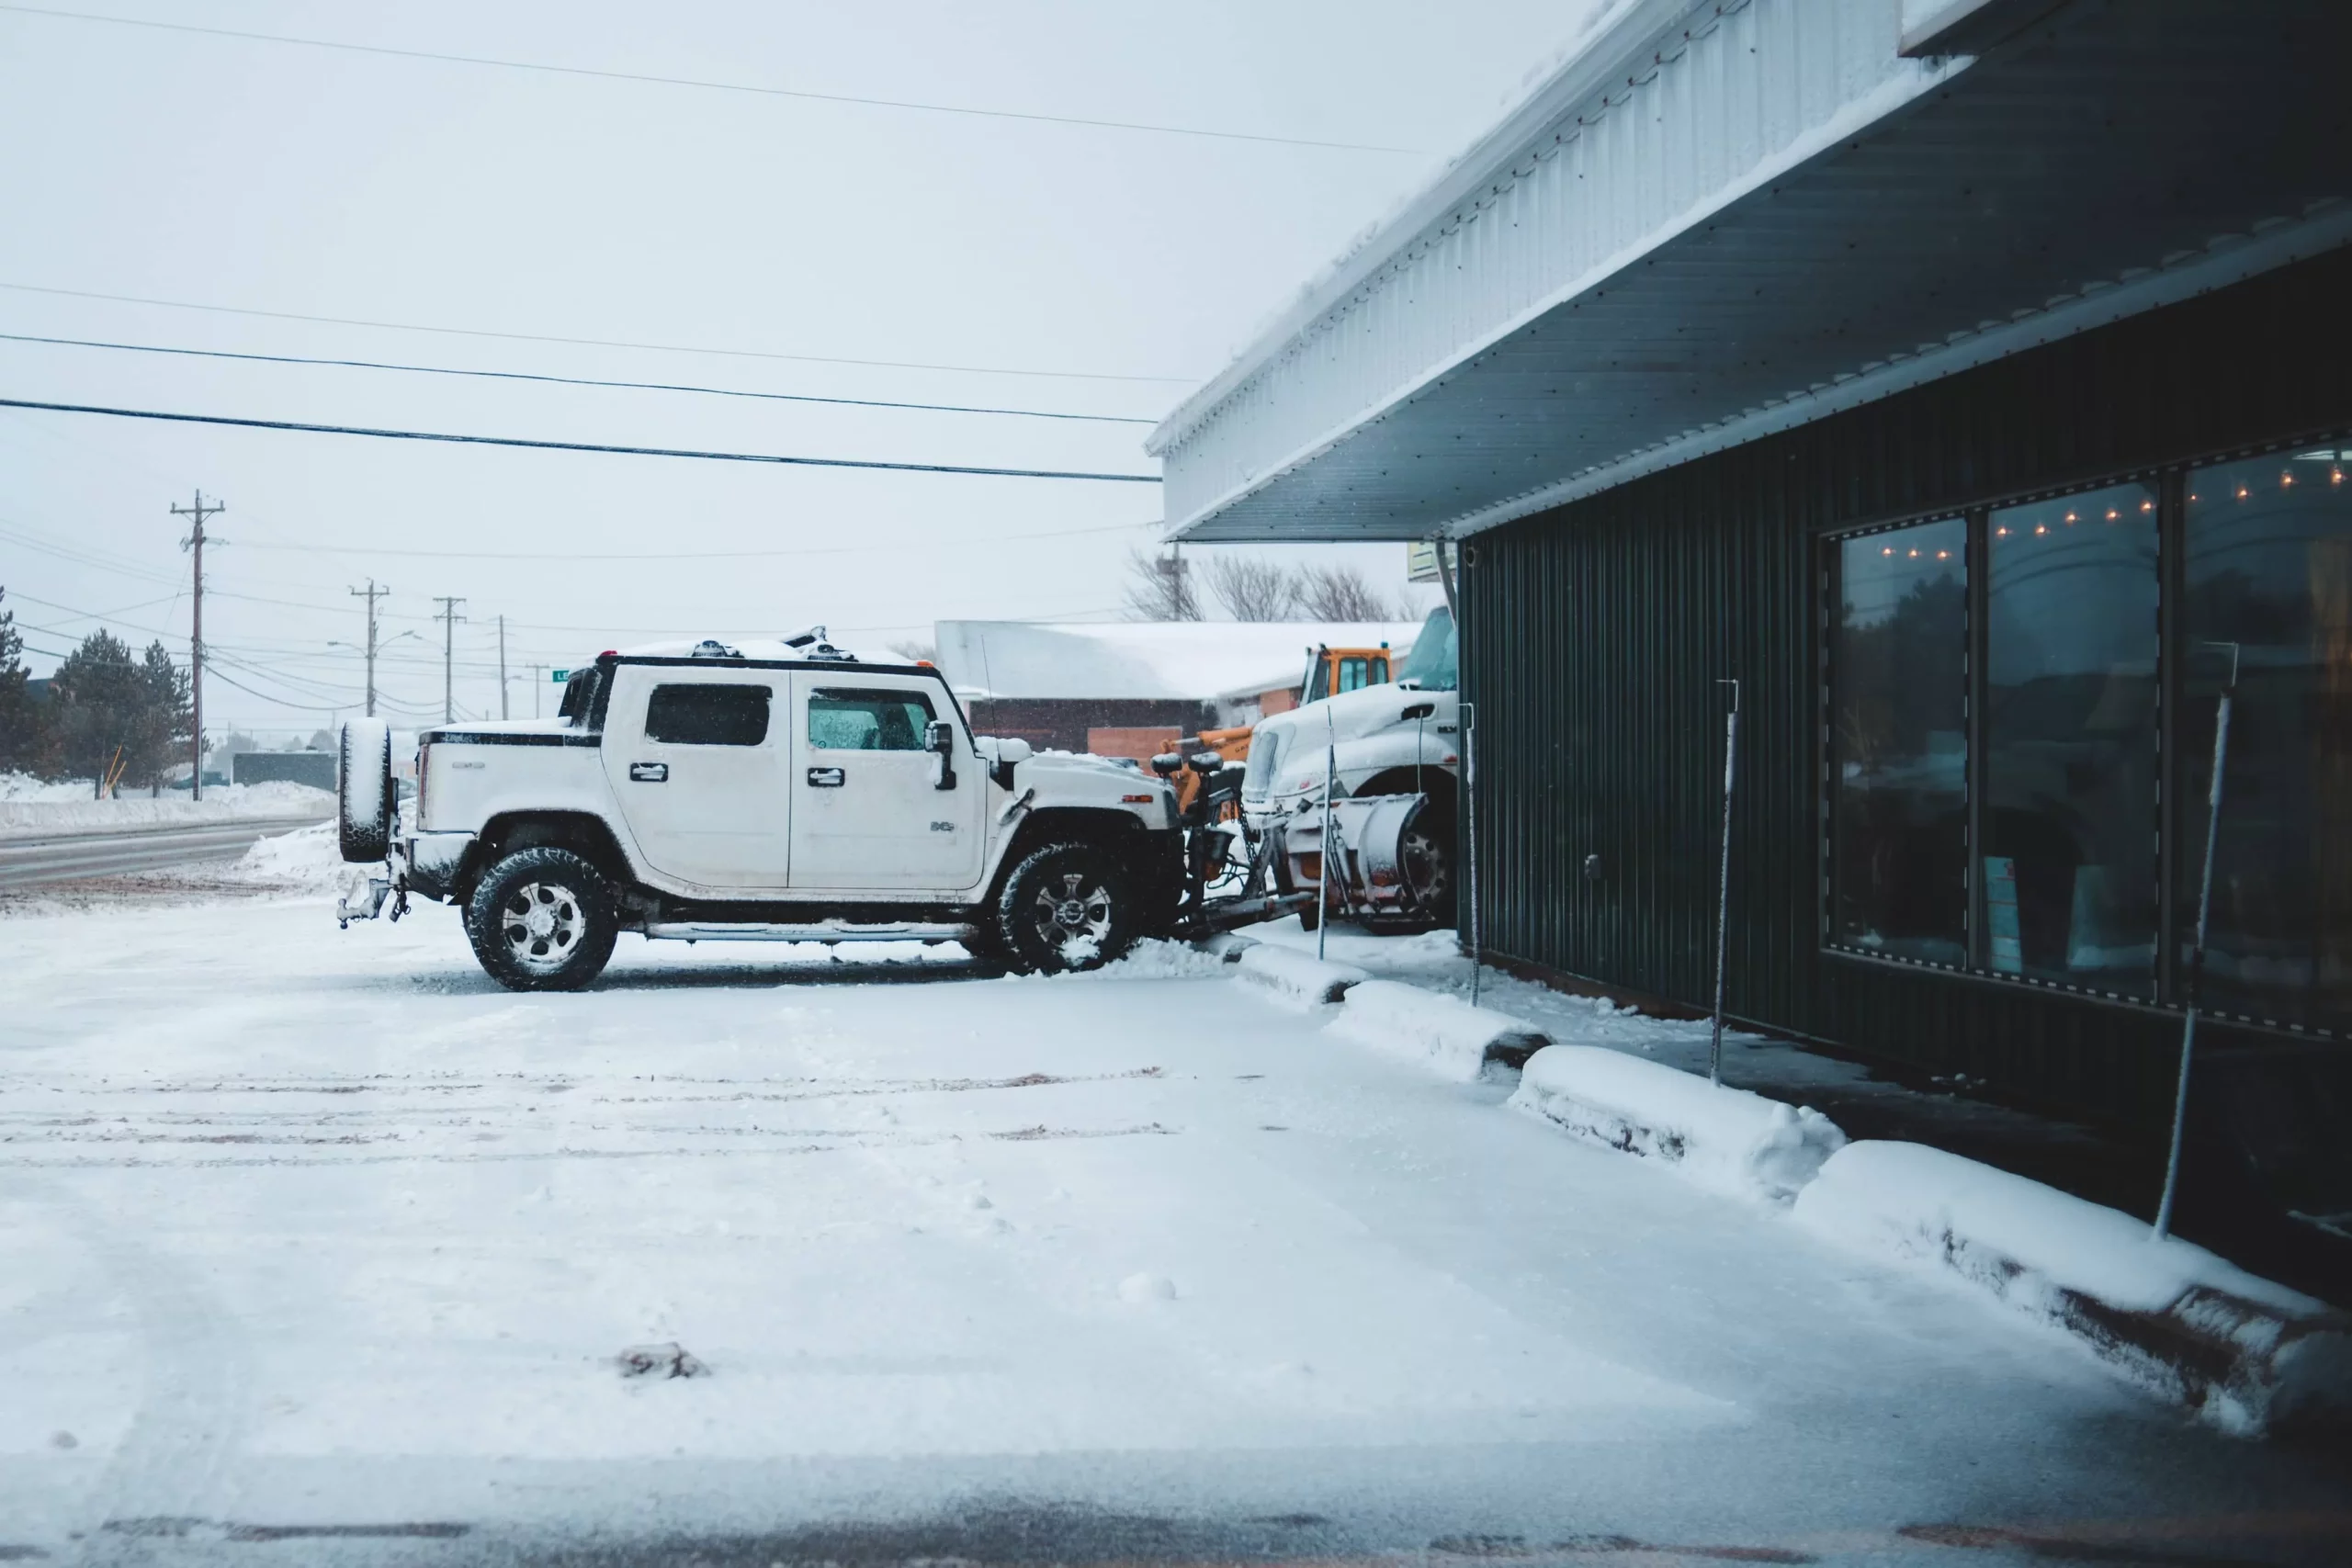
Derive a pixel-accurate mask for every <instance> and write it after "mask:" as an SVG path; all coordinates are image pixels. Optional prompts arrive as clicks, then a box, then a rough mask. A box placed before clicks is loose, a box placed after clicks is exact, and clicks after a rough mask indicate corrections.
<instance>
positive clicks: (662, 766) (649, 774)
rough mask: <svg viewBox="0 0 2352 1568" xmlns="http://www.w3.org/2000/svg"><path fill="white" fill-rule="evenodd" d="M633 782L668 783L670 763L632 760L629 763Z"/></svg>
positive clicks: (629, 780)
mask: <svg viewBox="0 0 2352 1568" xmlns="http://www.w3.org/2000/svg"><path fill="white" fill-rule="evenodd" d="M628 782H629V783H631V784H668V783H669V782H670V764H669V763H667V762H631V763H630V764H629V765H628Z"/></svg>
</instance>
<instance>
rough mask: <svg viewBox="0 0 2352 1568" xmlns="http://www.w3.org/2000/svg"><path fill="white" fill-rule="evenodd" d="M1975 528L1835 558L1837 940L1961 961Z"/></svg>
mask: <svg viewBox="0 0 2352 1568" xmlns="http://www.w3.org/2000/svg"><path fill="white" fill-rule="evenodd" d="M1967 542H1968V525H1967V524H1966V522H1965V521H1964V520H1962V519H1961V518H1957V517H1955V518H1952V519H1951V520H1949V521H1947V522H1942V523H1931V524H1928V525H1925V526H1923V527H1917V528H1903V529H1898V530H1895V531H1894V532H1892V533H1885V534H1871V535H1867V536H1862V537H1860V538H1853V539H1847V540H1845V541H1843V542H1842V543H1841V544H1840V545H1839V546H1838V583H1839V590H1840V605H1839V611H1838V621H1837V624H1836V626H1834V627H1833V628H1832V629H1831V632H1830V656H1829V670H1830V681H1831V691H1830V708H1831V714H1832V722H1831V728H1830V762H1831V772H1830V777H1831V779H1832V781H1833V782H1832V788H1833V792H1834V796H1833V797H1834V801H1835V805H1834V807H1833V809H1832V816H1831V834H1832V839H1831V846H1830V866H1831V877H1832V898H1831V912H1830V931H1831V939H1832V940H1833V941H1835V942H1840V943H1843V944H1846V945H1849V946H1852V947H1858V948H1860V949H1863V950H1864V951H1867V952H1871V953H1884V954H1887V955H1889V956H1894V957H1902V958H1914V959H1922V960H1926V961H1928V962H1930V963H1938V964H1960V963H1962V962H1963V961H1964V960H1965V958H1966V956H1967V951H1966V927H1965V917H1966V911H1967V907H1968V906H1967V891H1966V889H1967V880H1966V874H1967V864H1968V860H1967V855H1968V850H1967V817H1968V790H1967V778H1968V742H1967V703H1968V690H1967V687H1968V677H1967V659H1968V583H1967Z"/></svg>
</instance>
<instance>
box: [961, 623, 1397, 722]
mask: <svg viewBox="0 0 2352 1568" xmlns="http://www.w3.org/2000/svg"><path fill="white" fill-rule="evenodd" d="M933 629H934V631H935V632H936V635H937V638H938V644H939V658H938V662H939V667H940V668H941V669H942V670H944V671H946V672H947V678H948V680H949V682H951V683H952V684H953V685H954V686H955V688H956V694H957V695H958V696H962V697H966V698H967V699H968V698H999V699H1006V700H1012V699H1026V698H1040V697H1045V698H1091V699H1118V700H1165V699H1178V700H1182V701H1187V702H1205V701H1207V700H1209V699H1210V698H1213V697H1228V696H1237V695H1248V696H1255V695H1257V694H1259V693H1261V692H1272V691H1279V690H1283V689H1284V688H1287V687H1291V686H1295V685H1296V684H1297V683H1298V681H1299V676H1300V674H1301V672H1302V671H1304V670H1305V669H1306V655H1307V649H1311V648H1313V647H1315V646H1317V644H1321V645H1323V646H1325V647H1329V648H1376V647H1381V646H1383V645H1385V646H1387V647H1389V648H1391V649H1393V650H1394V651H1395V652H1396V654H1397V657H1399V658H1400V659H1401V658H1402V657H1403V656H1404V655H1405V654H1406V653H1408V652H1409V651H1411V649H1412V646H1413V639H1414V638H1415V637H1417V636H1419V633H1420V629H1421V628H1420V623H1419V622H1418V621H1095V622H1089V621H1074V622H1064V623H1061V624H1058V625H1055V624H1047V623H1044V622H1038V621H940V622H938V623H936V625H935V626H934V628H933Z"/></svg>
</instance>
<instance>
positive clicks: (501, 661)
mask: <svg viewBox="0 0 2352 1568" xmlns="http://www.w3.org/2000/svg"><path fill="white" fill-rule="evenodd" d="M498 716H499V717H501V718H504V717H506V716H507V713H506V617H505V616H503V615H501V616H499V617H498Z"/></svg>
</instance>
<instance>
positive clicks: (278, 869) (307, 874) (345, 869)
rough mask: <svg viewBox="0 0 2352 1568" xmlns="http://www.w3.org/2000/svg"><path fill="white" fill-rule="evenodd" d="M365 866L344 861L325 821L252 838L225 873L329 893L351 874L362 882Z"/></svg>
mask: <svg viewBox="0 0 2352 1568" xmlns="http://www.w3.org/2000/svg"><path fill="white" fill-rule="evenodd" d="M368 869H369V868H368V867H365V866H352V865H346V864H345V863H344V859H343V846H342V844H341V842H340V841H339V840H337V838H336V836H335V824H334V822H332V821H327V822H317V823H313V824H312V825H311V826H310V827H308V828H297V829H294V831H292V832H290V833H279V834H277V835H275V836H273V837H270V838H266V839H257V840H254V844H253V846H252V847H251V848H250V849H248V850H246V851H245V853H244V858H243V859H242V860H240V861H238V862H237V863H236V866H235V867H234V868H233V869H232V871H231V872H230V875H231V876H232V877H233V878H235V879H236V880H238V881H240V882H277V883H291V884H293V885H294V886H298V887H300V888H302V889H303V890H305V891H307V892H315V893H332V892H334V891H336V890H338V889H339V888H341V887H342V886H343V885H344V883H345V880H346V879H347V878H349V877H352V876H353V875H354V874H356V879H357V880H358V881H360V882H362V883H364V882H365V881H366V880H367V875H368Z"/></svg>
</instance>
